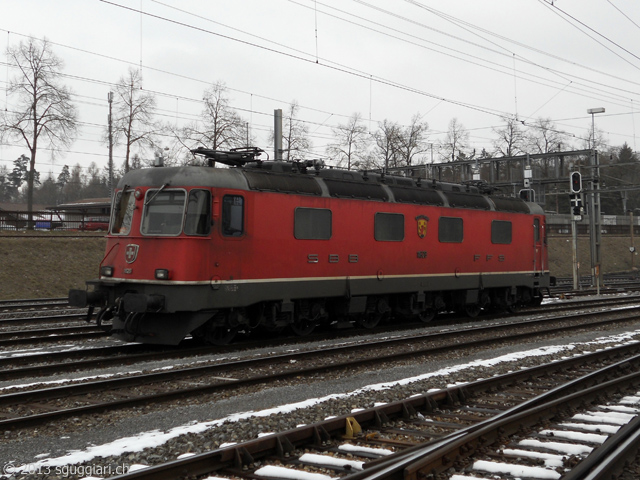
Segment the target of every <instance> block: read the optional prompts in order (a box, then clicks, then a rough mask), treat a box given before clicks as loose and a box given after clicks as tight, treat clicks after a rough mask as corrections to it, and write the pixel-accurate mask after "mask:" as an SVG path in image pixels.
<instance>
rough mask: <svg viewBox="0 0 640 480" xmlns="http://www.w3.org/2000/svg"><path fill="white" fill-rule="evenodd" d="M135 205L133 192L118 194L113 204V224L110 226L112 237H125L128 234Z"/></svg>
mask: <svg viewBox="0 0 640 480" xmlns="http://www.w3.org/2000/svg"><path fill="white" fill-rule="evenodd" d="M125 188H126V187H125ZM135 203H136V199H135V198H134V196H133V190H129V191H122V192H118V194H117V195H116V199H115V202H114V203H113V224H112V226H111V233H112V234H113V235H127V234H128V233H129V231H130V230H131V220H132V219H133V211H134V207H135Z"/></svg>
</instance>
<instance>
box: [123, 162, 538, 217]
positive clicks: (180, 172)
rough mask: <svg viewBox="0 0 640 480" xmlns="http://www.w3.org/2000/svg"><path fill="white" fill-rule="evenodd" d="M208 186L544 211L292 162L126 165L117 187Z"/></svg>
mask: <svg viewBox="0 0 640 480" xmlns="http://www.w3.org/2000/svg"><path fill="white" fill-rule="evenodd" d="M125 185H127V186H129V187H137V186H142V187H159V186H162V185H166V186H167V188H170V187H198V186H199V187H211V188H229V189H234V190H257V191H269V192H279V193H288V194H300V195H312V196H326V197H338V198H354V199H364V200H373V201H382V202H388V201H395V202H399V203H409V204H424V205H434V206H448V207H457V208H471V209H479V210H498V211H509V212H519V213H532V214H542V213H543V210H542V208H541V207H540V206H539V205H537V204H535V203H527V202H525V201H523V200H521V199H519V198H514V197H505V196H498V195H487V194H486V193H482V192H480V190H479V189H478V187H476V186H473V185H460V184H452V183H445V182H437V181H435V180H429V179H419V178H411V177H400V176H393V175H384V174H381V173H372V172H366V171H353V170H342V169H322V168H313V167H312V168H305V167H301V166H300V165H299V164H296V163H290V162H260V163H256V164H251V165H248V166H243V167H233V168H212V167H194V166H185V167H153V168H143V169H138V170H131V171H129V172H128V173H127V174H126V175H125V176H124V177H123V178H122V179H121V180H120V182H119V184H118V188H120V189H121V188H123V187H124V186H125Z"/></svg>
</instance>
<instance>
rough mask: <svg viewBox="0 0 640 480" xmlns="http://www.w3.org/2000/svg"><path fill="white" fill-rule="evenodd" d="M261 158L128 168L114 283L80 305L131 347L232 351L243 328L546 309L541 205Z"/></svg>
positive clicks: (81, 296) (74, 296) (76, 300)
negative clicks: (226, 347) (202, 345)
mask: <svg viewBox="0 0 640 480" xmlns="http://www.w3.org/2000/svg"><path fill="white" fill-rule="evenodd" d="M261 152H262V151H261V150H259V149H238V150H232V151H229V152H221V151H214V150H207V149H198V150H195V151H194V153H196V154H198V155H203V156H204V157H206V158H207V159H209V164H210V166H209V167H207V166H203V167H156V168H148V169H141V170H134V171H131V172H129V173H127V174H126V175H125V176H124V178H123V179H122V180H121V181H120V184H119V185H118V189H117V191H116V194H115V196H114V203H113V208H112V216H111V224H110V230H109V235H108V240H107V249H106V254H105V256H104V259H103V260H102V262H101V264H100V278H99V279H96V280H91V281H88V282H87V290H86V291H85V290H72V291H70V293H69V298H70V302H71V304H73V305H77V306H86V305H90V306H91V307H92V308H93V307H99V308H100V310H99V313H98V314H97V319H98V322H99V323H100V322H102V321H103V320H108V319H113V333H114V335H116V336H117V337H119V338H122V339H126V340H130V341H139V342H145V343H162V344H177V343H178V342H180V341H181V340H182V339H183V338H184V337H185V336H187V335H189V334H191V335H193V336H196V337H201V338H204V339H205V340H207V341H209V342H211V343H218V344H220V343H226V342H228V341H230V340H231V339H232V338H233V336H234V335H235V333H236V332H237V331H238V330H239V329H240V330H244V331H248V330H254V329H258V328H266V329H269V330H278V329H281V328H283V327H291V328H292V329H293V331H294V332H295V333H296V334H299V335H304V334H307V333H309V332H311V331H312V330H313V329H314V328H315V327H316V326H318V325H323V324H324V325H328V324H336V325H337V324H343V323H354V322H355V323H358V324H360V325H363V326H365V327H372V326H374V325H376V324H377V323H378V322H379V321H380V320H381V319H382V318H385V317H388V318H399V317H413V318H419V319H421V320H423V321H428V320H430V319H431V318H433V316H434V315H435V314H436V313H437V312H438V311H444V310H457V311H463V312H466V313H467V314H469V315H471V316H475V315H477V314H478V313H479V312H480V311H481V310H483V309H490V308H502V309H505V308H506V309H511V308H515V307H517V306H519V305H525V304H539V303H540V302H541V300H542V292H543V291H544V290H545V289H548V287H549V286H550V284H551V282H552V277H550V275H549V270H548V262H547V245H546V235H545V217H544V215H543V212H542V210H541V208H540V207H539V206H538V205H537V204H533V203H526V202H524V201H522V200H520V199H517V198H511V197H503V196H494V195H489V194H487V193H483V192H481V191H480V189H479V188H478V187H477V186H470V185H455V184H447V183H440V182H436V181H431V180H425V179H414V178H410V177H401V176H392V175H385V174H383V173H372V172H362V171H357V172H356V171H347V170H340V169H333V168H323V167H322V165H321V164H319V163H318V162H312V161H306V162H278V161H261V160H259V156H260V153H261ZM215 162H222V163H225V164H227V165H229V166H231V168H214V167H213V165H214V164H215Z"/></svg>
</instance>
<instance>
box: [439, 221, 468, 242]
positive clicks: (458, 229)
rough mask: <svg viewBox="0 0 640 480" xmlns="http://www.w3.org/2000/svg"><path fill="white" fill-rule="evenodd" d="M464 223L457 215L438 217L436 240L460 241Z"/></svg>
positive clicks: (462, 235)
mask: <svg viewBox="0 0 640 480" xmlns="http://www.w3.org/2000/svg"><path fill="white" fill-rule="evenodd" d="M463 238H464V225H463V222H462V219H461V218H458V217H440V219H439V220H438V240H440V242H441V243H462V239H463Z"/></svg>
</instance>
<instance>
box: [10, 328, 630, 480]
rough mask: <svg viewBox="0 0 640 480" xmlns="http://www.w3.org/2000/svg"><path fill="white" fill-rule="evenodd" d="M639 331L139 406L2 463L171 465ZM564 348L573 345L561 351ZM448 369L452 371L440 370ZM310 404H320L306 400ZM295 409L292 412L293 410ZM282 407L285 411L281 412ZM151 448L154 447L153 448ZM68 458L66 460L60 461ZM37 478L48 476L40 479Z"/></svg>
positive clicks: (16, 442)
mask: <svg viewBox="0 0 640 480" xmlns="http://www.w3.org/2000/svg"><path fill="white" fill-rule="evenodd" d="M639 328H640V322H638V324H637V325H631V326H630V325H628V324H627V325H626V326H624V327H622V326H621V327H619V328H617V329H610V330H607V331H606V332H605V331H599V332H598V333H593V332H588V333H576V334H575V335H572V336H568V335H567V336H565V337H563V338H561V339H555V340H545V341H531V342H526V343H521V344H518V345H504V346H502V347H501V348H491V349H490V350H488V349H479V350H474V351H472V352H467V353H466V354H465V355H464V356H462V355H456V356H455V358H443V357H442V356H438V357H437V358H434V359H433V360H432V361H428V362H425V363H422V364H415V362H411V361H410V360H407V361H405V362H403V364H402V365H400V366H397V367H394V368H389V369H380V368H377V367H376V368H375V369H374V370H370V371H368V372H364V373H359V374H358V375H357V376H350V375H344V376H342V375H341V376H339V377H338V376H334V375H331V376H329V375H326V376H324V377H322V378H316V379H315V381H314V382H313V383H308V384H307V385H305V388H300V387H299V386H296V385H294V384H290V383H289V382H287V383H281V384H280V386H278V387H276V388H265V389H263V390H261V391H258V392H255V391H248V393H246V394H243V395H238V396H234V397H232V398H227V399H218V400H217V401H215V402H204V403H202V402H200V403H195V404H189V405H181V404H180V403H179V402H178V404H173V406H172V408H170V409H169V408H167V409H166V410H162V411H156V410H154V409H146V408H140V409H139V414H138V415H137V416H135V417H132V416H131V415H119V414H118V413H116V414H113V415H111V416H110V417H109V421H108V422H106V421H104V420H102V421H97V419H92V418H84V417H82V418H78V419H74V420H73V421H71V422H65V424H64V425H65V426H66V428H67V429H68V431H61V430H60V428H59V427H57V426H51V427H49V426H47V427H42V428H40V429H39V430H38V432H37V436H35V437H34V436H33V435H32V434H31V433H29V432H28V431H25V432H3V434H2V435H1V436H0V465H2V464H6V463H8V462H11V461H12V462H14V465H22V464H25V463H30V462H38V463H37V464H36V465H39V466H40V469H39V470H37V472H36V473H35V474H33V475H26V474H25V473H24V472H22V473H19V474H16V475H15V477H14V478H16V479H17V478H20V479H29V478H33V479H39V480H42V479H43V478H81V477H82V475H71V470H60V469H57V470H56V468H55V467H56V466H57V465H68V464H74V463H84V465H85V466H87V467H94V468H96V467H97V468H106V467H105V466H107V465H112V466H120V465H126V466H130V465H132V464H144V465H151V464H156V463H160V462H163V461H167V460H173V459H175V458H176V457H177V456H178V455H181V454H184V453H187V452H192V453H200V452H203V451H207V450H211V449H214V448H217V447H219V446H220V445H221V444H224V443H227V442H240V441H243V440H247V439H251V438H255V437H256V436H257V435H258V434H260V433H266V432H273V431H283V430H286V429H289V428H294V427H295V426H296V425H300V424H304V423H313V422H316V421H321V420H324V419H325V418H327V417H328V416H331V415H343V414H345V413H348V412H350V411H351V410H352V409H354V408H363V407H369V406H373V405H374V403H379V402H391V401H395V400H400V399H403V398H407V397H409V396H411V395H413V394H419V393H424V392H426V391H428V390H430V389H434V388H443V387H446V386H447V385H451V384H454V383H458V382H468V381H474V380H476V379H478V378H482V377H487V376H491V375H496V374H500V373H506V372H508V371H511V370H514V369H519V368H525V367H528V366H533V365H538V364H540V363H544V362H547V361H551V360H553V359H555V358H560V357H563V356H567V355H573V354H575V353H582V351H587V350H595V349H597V348H603V347H604V345H600V346H597V345H587V344H586V343H588V342H591V341H592V340H593V339H594V338H596V337H600V336H604V335H615V334H621V333H624V332H634V335H635V336H637V338H639V339H640V330H637V329H639ZM631 337H632V335H631V334H629V335H627V336H626V338H627V339H631ZM619 342H620V340H619V339H617V338H614V339H611V340H610V343H611V344H615V343H619ZM569 344H574V345H575V346H574V347H573V348H559V347H561V346H563V345H569ZM583 344H584V345H583ZM550 345H557V346H559V347H558V348H554V349H550V350H549V351H548V352H546V354H544V353H545V352H544V351H541V352H540V355H539V356H524V357H523V358H521V359H518V360H514V359H513V357H510V358H511V359H510V360H509V361H506V362H504V363H498V364H495V365H489V364H488V363H487V364H486V365H484V366H482V365H477V366H475V367H467V368H464V369H457V368H454V367H455V366H456V365H461V364H470V363H472V362H474V361H478V360H486V359H491V358H497V357H499V356H501V355H512V354H514V353H517V352H522V351H525V350H529V349H535V348H544V347H548V346H550ZM290 349H291V347H281V348H271V349H270V351H273V352H274V353H279V352H284V351H285V350H290ZM158 366H161V364H160V363H159V364H158ZM446 369H450V371H449V372H446ZM430 372H438V373H436V374H434V375H432V376H428V378H425V379H423V380H420V381H417V382H413V383H406V384H405V383H400V384H398V385H394V386H389V387H388V388H376V389H368V388H366V387H367V386H370V385H376V384H381V383H385V382H396V381H399V380H401V379H407V378H412V377H416V376H420V375H427V374H429V373H430ZM101 373H104V372H102V371H101ZM332 396H333V397H332ZM308 399H322V401H315V402H307V400H308ZM305 402H306V403H305ZM297 403H298V404H299V405H298V408H296V407H294V406H293V405H294V404H297ZM283 405H291V407H290V408H289V409H288V410H287V411H283V408H282V407H281V406H283ZM270 409H273V410H270ZM251 412H259V413H251ZM141 432H147V433H145V434H141ZM149 432H154V433H149ZM181 432H182V434H181ZM21 433H22V434H21ZM152 445H155V447H153V448H152ZM145 447H148V448H145ZM69 452H72V453H70V454H69ZM116 452H117V454H116ZM67 454H68V456H66V457H64V455H67ZM47 459H48V460H47ZM86 471H87V470H84V471H83V473H86ZM88 471H95V470H90V469H89V470H88ZM43 472H47V473H50V474H51V475H47V476H44V475H43ZM98 476H102V475H98ZM105 476H106V475H105Z"/></svg>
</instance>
